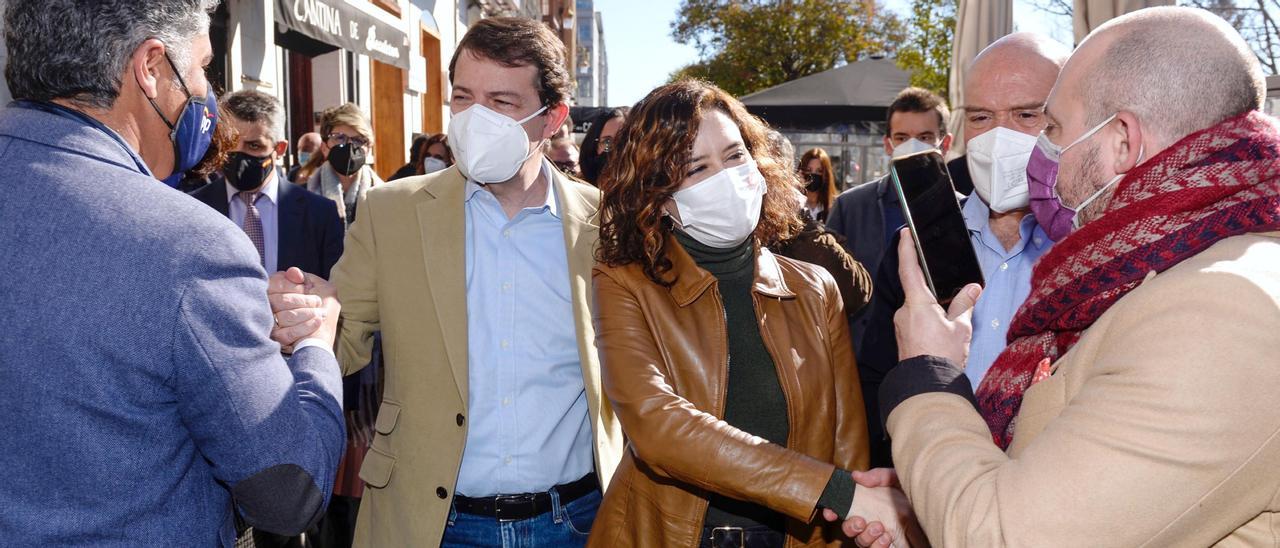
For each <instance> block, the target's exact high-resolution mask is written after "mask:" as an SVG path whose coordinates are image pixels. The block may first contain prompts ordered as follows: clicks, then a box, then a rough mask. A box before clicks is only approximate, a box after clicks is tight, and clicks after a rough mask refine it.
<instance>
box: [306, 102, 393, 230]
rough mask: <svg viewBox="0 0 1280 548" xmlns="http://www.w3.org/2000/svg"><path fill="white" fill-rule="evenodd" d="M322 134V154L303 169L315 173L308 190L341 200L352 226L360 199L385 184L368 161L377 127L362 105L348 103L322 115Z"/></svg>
mask: <svg viewBox="0 0 1280 548" xmlns="http://www.w3.org/2000/svg"><path fill="white" fill-rule="evenodd" d="M320 138H321V143H320V150H319V154H316V155H313V156H312V158H311V160H310V161H308V162H307V165H305V166H303V167H302V172H303V173H311V176H310V178H308V179H307V190H310V191H312V192H315V193H316V194H320V195H322V196H324V197H325V198H328V199H330V200H333V201H334V203H336V204H338V215H339V216H341V217H342V218H343V219H344V221H345V222H346V225H347V226H351V223H352V221H354V220H355V211H356V202H357V201H358V200H359V199H361V198H363V197H364V194H365V193H366V192H368V191H369V189H370V188H371V187H373V186H375V185H380V184H382V179H379V178H378V174H377V173H374V172H373V166H371V165H369V163H368V158H369V151H371V150H373V129H372V128H370V127H369V119H368V118H367V117H365V115H364V112H362V111H361V110H360V107H358V106H356V105H355V104H354V103H346V104H343V105H339V106H336V107H333V108H331V109H328V110H326V111H324V113H323V114H321V115H320Z"/></svg>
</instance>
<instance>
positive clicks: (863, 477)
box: [823, 468, 929, 548]
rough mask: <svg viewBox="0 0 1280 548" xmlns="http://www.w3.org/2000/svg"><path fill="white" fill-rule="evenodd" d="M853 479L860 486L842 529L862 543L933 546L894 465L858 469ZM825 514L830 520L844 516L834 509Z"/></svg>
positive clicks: (877, 547)
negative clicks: (865, 469)
mask: <svg viewBox="0 0 1280 548" xmlns="http://www.w3.org/2000/svg"><path fill="white" fill-rule="evenodd" d="M853 480H854V482H856V483H857V484H858V488H857V489H856V490H855V491H854V494H853V505H852V507H850V508H849V513H848V514H847V515H846V516H845V518H846V519H845V521H844V523H843V524H842V526H841V528H842V529H843V530H844V532H845V534H846V535H849V536H850V537H852V538H853V539H854V542H855V543H857V545H858V546H860V547H862V548H885V547H889V546H895V547H899V546H929V540H928V538H926V537H925V536H924V532H923V531H921V530H920V525H919V523H918V522H917V521H916V516H915V512H914V511H912V509H911V502H910V501H908V500H907V496H906V494H905V493H903V492H902V490H901V489H899V488H898V475H897V473H896V472H894V470H893V469H892V468H877V469H875V470H870V471H867V472H854V473H853ZM823 517H825V518H826V519H827V521H835V520H837V519H839V518H840V516H838V515H836V513H835V512H833V511H831V510H830V509H826V510H823Z"/></svg>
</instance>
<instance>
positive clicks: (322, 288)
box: [267, 268, 341, 349]
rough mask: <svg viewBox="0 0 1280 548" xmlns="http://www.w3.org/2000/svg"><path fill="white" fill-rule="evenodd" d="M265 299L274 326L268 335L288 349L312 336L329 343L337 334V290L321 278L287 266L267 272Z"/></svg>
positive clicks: (331, 343)
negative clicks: (269, 308) (281, 269)
mask: <svg viewBox="0 0 1280 548" xmlns="http://www.w3.org/2000/svg"><path fill="white" fill-rule="evenodd" d="M267 298H268V300H270V301H271V312H272V315H273V316H274V317H275V324H276V325H275V327H274V328H273V329H272V330H271V338H272V339H273V340H275V341H276V342H278V343H280V345H281V346H282V347H285V348H286V349H287V348H292V347H293V345H295V344H297V343H298V341H301V340H302V339H307V338H315V339H320V340H322V341H324V342H325V343H326V344H327V345H328V346H329V347H332V346H333V343H334V340H335V339H336V338H337V333H338V314H339V312H340V311H341V306H340V305H339V304H338V298H337V290H335V289H334V287H333V286H332V285H331V284H329V282H327V281H325V280H324V279H323V278H320V277H319V276H316V275H314V274H304V273H303V272H302V270H299V269H297V268H290V269H289V270H287V271H284V272H277V273H275V274H272V275H271V278H270V279H269V280H268V285H267Z"/></svg>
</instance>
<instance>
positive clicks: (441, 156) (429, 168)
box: [418, 133, 453, 175]
mask: <svg viewBox="0 0 1280 548" xmlns="http://www.w3.org/2000/svg"><path fill="white" fill-rule="evenodd" d="M450 167H453V151H452V150H450V149H449V139H448V136H447V135H445V134H443V133H437V134H435V135H432V136H430V137H428V138H427V140H426V142H425V143H424V144H423V149H422V164H421V165H420V166H418V175H423V174H426V173H435V172H437V171H443V170H445V169H449V168H450Z"/></svg>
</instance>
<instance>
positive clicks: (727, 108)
mask: <svg viewBox="0 0 1280 548" xmlns="http://www.w3.org/2000/svg"><path fill="white" fill-rule="evenodd" d="M711 110H719V111H721V112H723V113H725V114H726V115H728V116H729V118H730V119H732V120H733V121H734V123H735V124H737V126H738V130H739V131H741V132H742V140H743V142H744V143H745V144H746V146H747V152H749V153H750V154H751V156H752V157H753V158H754V159H755V161H756V164H757V166H758V167H759V169H760V173H761V175H763V176H764V179H765V184H766V185H767V188H768V192H766V193H765V195H764V203H763V204H762V205H761V211H760V222H759V223H758V224H757V225H756V230H755V232H754V233H753V234H752V237H753V238H754V239H755V241H756V242H757V243H760V242H772V241H777V240H783V239H787V238H790V237H791V236H792V235H794V234H795V233H796V232H798V231H799V229H800V220H799V217H798V211H799V208H800V201H799V193H797V192H796V188H797V186H798V185H799V184H800V181H799V179H798V178H797V177H796V174H795V171H794V170H792V169H791V166H789V165H786V164H785V162H784V161H783V160H782V159H781V158H779V157H778V156H777V153H776V152H775V151H774V150H773V147H771V146H769V137H768V131H769V126H768V125H766V124H765V123H764V122H763V121H762V120H760V119H759V118H756V117H755V116H752V115H751V114H750V113H748V112H747V109H746V107H744V106H742V103H740V102H738V100H737V99H734V98H733V96H731V95H729V94H728V93H725V92H724V91H723V90H721V89H720V88H718V87H716V86H714V85H712V84H709V83H707V82H703V81H700V80H682V81H679V82H676V83H673V84H667V85H665V86H662V87H660V88H658V89H655V90H653V91H651V92H649V95H647V96H646V97H645V98H644V99H641V100H640V102H639V103H636V105H635V107H633V108H632V110H631V115H630V116H628V117H627V120H626V122H625V123H624V124H623V126H622V129H621V130H620V131H619V132H618V135H617V137H615V138H614V151H615V152H613V153H612V154H613V155H614V156H613V157H612V158H610V159H609V163H608V165H607V166H606V167H605V170H604V172H603V173H601V175H600V181H599V183H600V190H601V192H602V193H603V195H602V197H601V200H600V215H601V219H602V221H603V222H602V224H601V226H600V248H599V250H598V251H597V252H596V259H597V260H599V261H600V262H602V263H604V264H607V265H610V266H622V265H627V264H633V263H634V264H639V265H641V267H642V268H643V269H644V273H645V275H646V276H647V277H648V278H649V279H650V280H652V281H653V282H654V283H657V284H659V285H663V286H670V285H671V284H672V283H674V282H675V280H674V279H667V278H666V275H667V273H668V272H670V270H671V260H670V259H669V258H668V257H667V254H666V244H667V233H668V232H670V231H671V226H670V224H669V223H668V222H665V221H664V219H663V212H662V206H663V205H664V204H666V203H667V201H668V200H671V196H672V194H674V193H675V192H676V190H678V189H679V187H680V183H681V182H683V181H684V180H685V178H686V176H687V175H686V170H687V169H688V162H689V156H690V154H691V151H692V150H693V142H694V139H695V138H696V137H697V135H698V128H699V126H700V125H701V123H702V119H703V117H704V116H705V115H706V113H707V112H709V111H711Z"/></svg>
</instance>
